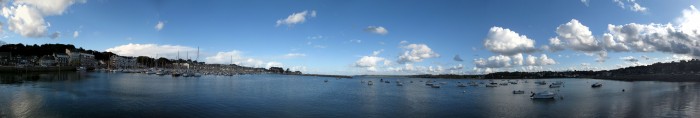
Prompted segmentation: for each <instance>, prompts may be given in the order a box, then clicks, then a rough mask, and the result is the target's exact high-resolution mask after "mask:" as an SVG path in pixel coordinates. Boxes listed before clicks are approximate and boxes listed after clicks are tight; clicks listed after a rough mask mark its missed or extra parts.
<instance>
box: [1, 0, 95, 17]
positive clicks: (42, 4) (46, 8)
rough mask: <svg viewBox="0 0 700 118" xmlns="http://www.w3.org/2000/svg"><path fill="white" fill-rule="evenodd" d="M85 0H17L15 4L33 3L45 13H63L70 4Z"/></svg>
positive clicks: (85, 0) (84, 0)
mask: <svg viewBox="0 0 700 118" xmlns="http://www.w3.org/2000/svg"><path fill="white" fill-rule="evenodd" d="M85 2H87V0H15V1H14V3H13V4H15V5H21V4H28V5H32V6H34V7H36V8H37V9H38V10H39V11H41V13H42V14H44V15H61V14H63V12H64V11H65V10H66V9H67V8H68V7H69V6H71V5H73V4H75V3H85Z"/></svg>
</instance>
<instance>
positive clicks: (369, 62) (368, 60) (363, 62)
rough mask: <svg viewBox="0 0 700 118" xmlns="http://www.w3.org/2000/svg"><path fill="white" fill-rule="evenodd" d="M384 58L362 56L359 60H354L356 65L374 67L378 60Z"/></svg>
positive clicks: (381, 60)
mask: <svg viewBox="0 0 700 118" xmlns="http://www.w3.org/2000/svg"><path fill="white" fill-rule="evenodd" d="M384 60H386V59H384V58H382V57H377V56H362V58H360V59H359V60H357V61H355V66H356V67H365V68H368V67H376V66H377V65H378V63H379V62H384Z"/></svg>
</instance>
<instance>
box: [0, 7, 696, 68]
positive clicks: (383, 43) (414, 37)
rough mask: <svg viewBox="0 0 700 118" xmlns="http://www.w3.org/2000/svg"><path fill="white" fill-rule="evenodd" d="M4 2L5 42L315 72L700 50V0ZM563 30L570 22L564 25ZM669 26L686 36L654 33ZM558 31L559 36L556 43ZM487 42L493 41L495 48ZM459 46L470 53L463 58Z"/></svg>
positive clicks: (623, 61)
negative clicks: (659, 36)
mask: <svg viewBox="0 0 700 118" xmlns="http://www.w3.org/2000/svg"><path fill="white" fill-rule="evenodd" d="M3 4H4V7H3V17H2V18H1V19H0V22H2V24H3V25H2V35H4V36H3V38H2V39H0V40H1V41H4V42H7V43H23V44H45V43H68V44H74V45H76V46H79V47H83V48H86V49H93V50H100V51H112V52H115V53H117V54H121V55H128V56H138V55H147V56H156V55H157V56H159V57H160V56H164V57H168V58H176V55H177V53H178V52H180V57H181V58H187V57H186V56H185V55H189V57H190V58H192V59H195V58H196V56H195V55H196V52H197V48H199V50H200V51H199V52H200V54H199V58H198V60H200V61H205V62H207V63H224V64H229V63H236V64H240V65H246V66H255V67H269V66H283V67H286V68H292V69H293V70H301V71H304V72H307V73H321V74H345V75H356V74H445V73H456V74H480V73H489V72H497V71H541V70H555V71H556V70H600V69H614V68H619V67H627V66H634V65H646V64H652V63H655V62H665V61H673V60H679V59H689V58H694V57H697V55H700V47H698V46H697V45H695V44H693V43H697V42H695V41H697V40H698V37H700V35H698V33H697V32H692V31H693V30H695V31H697V29H700V28H698V27H700V26H698V25H700V24H698V23H696V22H699V21H694V20H693V19H698V20H700V18H698V16H700V13H697V9H695V8H694V6H698V5H699V4H700V3H699V2H698V1H694V0H672V1H650V0H636V1H634V0H598V1H585V0H584V1H581V0H549V1H524V0H498V1H493V0H469V1H411V0H409V1H405V0H402V1H375V0H361V1H290V0H279V1H272V0H270V1H257V0H251V1H243V0H235V1H224V0H213V1H189V0H178V1H147V0H85V1H83V0H50V1H46V0H15V1H9V2H4V3H3ZM635 6H636V7H635ZM686 12H687V14H684V13H686ZM32 15H34V16H36V17H29V16H32ZM294 16H297V17H296V18H297V19H294V18H295V17H294ZM299 18H303V19H299ZM13 19H14V20H13ZM42 20H43V22H39V21H42ZM159 23H160V24H162V25H161V26H162V27H158V24H159ZM567 23H568V24H570V25H566V24H567ZM631 23H635V24H633V25H628V24H631ZM652 23H655V24H652ZM609 25H610V26H609ZM581 26H584V27H585V28H584V27H581ZM42 27H45V29H42ZM615 27H618V29H635V28H636V29H637V30H634V31H637V33H631V32H625V31H621V30H620V32H615V31H616V30H614V29H615ZM558 28H559V29H562V30H561V31H558V30H557V29H558ZM567 28H569V29H573V30H572V31H564V30H563V29H567ZM495 29H500V30H495ZM663 29H666V30H663ZM668 29H672V30H673V32H672V33H671V34H673V33H677V34H682V35H683V36H685V37H674V36H671V35H670V36H665V37H662V38H661V39H659V38H654V37H653V36H658V35H653V36H652V35H651V34H653V33H659V32H662V31H668ZM587 31H588V32H590V33H588V34H587V33H586V32H587ZM76 32H77V33H76ZM639 32H641V33H639ZM498 34H503V35H498ZM515 34H517V35H515ZM605 34H608V36H605ZM662 34H664V33H662ZM633 35H634V36H633ZM56 36H57V37H56ZM523 37H527V38H523ZM552 38H557V39H559V40H560V41H561V42H563V43H561V44H553V43H551V40H550V39H552ZM606 38H608V39H610V40H612V41H616V43H617V44H618V45H613V44H615V43H609V42H606ZM490 41H491V42H495V43H493V44H489V45H487V44H486V42H490ZM581 41H583V42H584V43H581ZM586 41H592V42H586ZM528 42H531V43H528ZM672 44H675V45H672ZM499 46H504V47H499ZM616 46H617V47H616ZM545 47H546V48H545ZM686 50H689V51H686ZM695 50H698V51H695ZM696 52H697V53H696ZM603 53H604V54H607V55H601V54H603ZM456 55H459V57H460V58H461V59H462V61H456V60H455V59H454V57H455V56H456ZM543 55H545V56H543Z"/></svg>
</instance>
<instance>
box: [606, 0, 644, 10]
mask: <svg viewBox="0 0 700 118" xmlns="http://www.w3.org/2000/svg"><path fill="white" fill-rule="evenodd" d="M613 2H614V3H616V4H617V6H619V7H620V8H622V9H625V8H629V10H631V11H634V12H640V13H646V12H647V8H646V7H643V6H641V5H639V3H637V1H636V0H613ZM628 5H629V6H628Z"/></svg>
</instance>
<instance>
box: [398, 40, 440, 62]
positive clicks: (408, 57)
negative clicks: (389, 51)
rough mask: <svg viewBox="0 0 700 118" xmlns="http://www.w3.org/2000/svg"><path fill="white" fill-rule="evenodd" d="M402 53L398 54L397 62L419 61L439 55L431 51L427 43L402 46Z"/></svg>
mask: <svg viewBox="0 0 700 118" xmlns="http://www.w3.org/2000/svg"><path fill="white" fill-rule="evenodd" d="M401 48H403V50H404V53H403V55H401V56H399V60H398V61H397V62H398V63H401V64H404V63H406V62H421V61H423V59H427V58H435V57H440V55H439V54H438V53H435V52H433V50H432V49H430V47H428V45H425V44H408V45H406V46H402V47H401Z"/></svg>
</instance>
